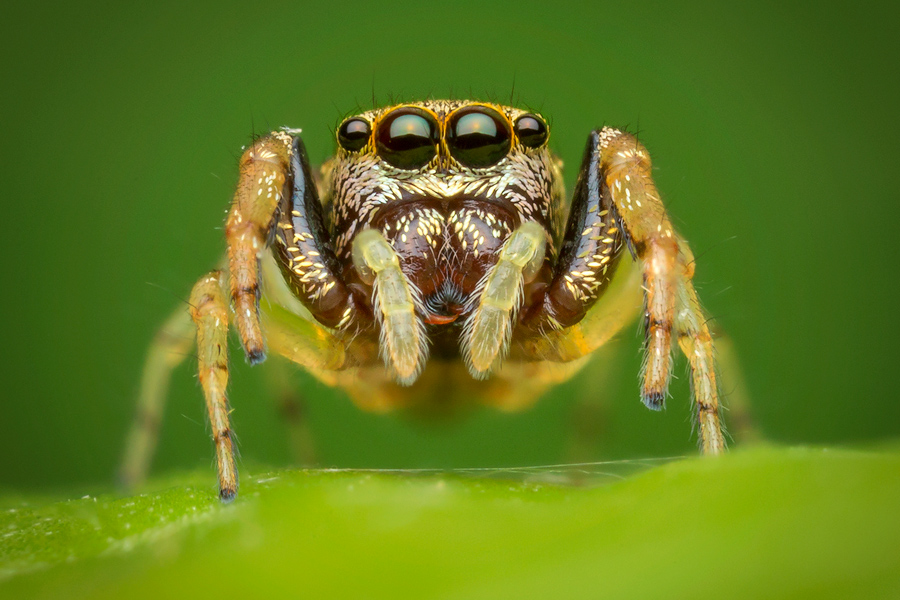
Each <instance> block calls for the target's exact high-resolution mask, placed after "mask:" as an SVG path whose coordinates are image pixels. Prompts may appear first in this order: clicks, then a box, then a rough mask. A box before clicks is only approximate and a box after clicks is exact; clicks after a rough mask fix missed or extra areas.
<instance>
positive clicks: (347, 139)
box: [338, 117, 372, 152]
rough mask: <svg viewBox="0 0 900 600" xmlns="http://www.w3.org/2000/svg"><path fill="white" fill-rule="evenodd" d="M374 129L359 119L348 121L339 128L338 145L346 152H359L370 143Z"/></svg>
mask: <svg viewBox="0 0 900 600" xmlns="http://www.w3.org/2000/svg"><path fill="white" fill-rule="evenodd" d="M371 134H372V128H371V127H369V123H368V122H367V121H366V120H364V119H360V118H358V117H354V118H352V119H347V120H346V121H344V122H343V123H342V124H341V126H340V128H338V143H339V144H340V145H341V148H343V149H344V150H349V151H350V152H357V151H359V150H361V149H362V148H363V146H365V145H366V143H367V142H368V141H369V136H370V135H371Z"/></svg>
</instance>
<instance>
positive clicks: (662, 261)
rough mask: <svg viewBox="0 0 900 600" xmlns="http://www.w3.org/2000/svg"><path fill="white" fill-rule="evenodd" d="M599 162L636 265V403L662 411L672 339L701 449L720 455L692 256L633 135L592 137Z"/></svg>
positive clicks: (709, 350)
mask: <svg viewBox="0 0 900 600" xmlns="http://www.w3.org/2000/svg"><path fill="white" fill-rule="evenodd" d="M591 145H592V146H593V147H594V148H595V149H594V153H596V154H597V155H598V157H599V164H600V171H601V174H602V176H603V182H604V186H603V193H604V194H609V196H610V198H611V199H612V202H613V204H614V206H615V211H616V216H617V218H618V222H619V224H620V226H621V228H622V229H623V230H624V233H625V235H626V239H627V241H628V243H629V247H630V248H631V251H632V253H633V254H635V255H636V256H637V258H639V259H640V260H641V265H642V270H643V281H644V286H643V287H644V298H645V307H644V331H645V338H646V344H645V367H644V373H643V384H642V388H641V397H642V399H643V401H644V403H645V404H646V405H647V406H648V407H650V408H655V409H659V408H662V406H663V403H664V401H665V398H666V395H667V393H668V385H669V379H670V376H671V371H672V357H671V346H672V332H673V328H674V329H675V332H676V333H677V336H678V343H679V346H680V347H681V350H682V352H683V353H684V354H685V356H686V357H687V359H688V361H689V362H690V366H691V382H692V389H693V394H694V402H695V405H696V407H697V411H698V414H697V418H698V421H699V425H700V446H701V449H702V451H703V452H704V453H705V454H718V453H720V452H722V451H724V449H725V438H724V436H723V434H722V427H721V423H720V420H719V396H718V388H717V385H716V373H715V360H714V355H713V345H712V337H711V336H710V335H709V328H708V327H707V325H706V318H705V317H704V315H703V311H702V309H701V308H700V303H699V301H698V300H697V293H696V291H695V290H694V286H693V284H692V283H691V278H692V277H693V275H694V269H693V256H692V255H691V253H690V250H689V249H688V247H687V244H686V243H685V242H683V241H681V240H679V238H678V237H677V236H676V234H675V232H674V229H673V227H672V224H671V222H670V221H669V217H668V215H667V214H666V210H665V207H664V206H663V204H662V200H661V199H660V197H659V193H658V191H657V189H656V185H655V184H654V182H653V178H652V176H651V164H650V155H649V154H648V152H647V150H646V149H645V148H644V146H643V145H641V143H640V142H638V141H637V138H635V137H634V136H632V135H630V134H627V133H623V132H621V131H618V130H616V129H610V128H604V129H602V130H600V131H599V132H594V133H592V134H591Z"/></svg>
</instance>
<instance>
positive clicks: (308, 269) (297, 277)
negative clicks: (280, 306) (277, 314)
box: [225, 131, 365, 364]
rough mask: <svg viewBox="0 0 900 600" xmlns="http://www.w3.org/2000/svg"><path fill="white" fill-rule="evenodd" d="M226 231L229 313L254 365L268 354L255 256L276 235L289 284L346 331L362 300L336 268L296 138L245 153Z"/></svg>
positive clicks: (278, 135)
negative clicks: (232, 313) (261, 322)
mask: <svg viewBox="0 0 900 600" xmlns="http://www.w3.org/2000/svg"><path fill="white" fill-rule="evenodd" d="M276 225H277V226H276ZM273 229H274V236H273ZM225 236H226V239H227V242H228V259H229V268H230V272H231V301H232V304H233V308H234V319H235V323H236V325H237V329H238V333H239V334H240V338H241V342H242V343H243V346H244V352H245V353H246V356H247V360H248V361H249V362H250V363H251V364H256V363H259V362H262V361H263V360H265V355H266V348H265V342H264V340H263V335H262V330H261V327H260V315H259V298H260V264H259V261H260V258H261V257H262V255H263V252H264V251H265V249H266V246H267V245H268V243H269V241H270V240H271V239H273V237H274V239H275V240H276V241H277V244H276V245H277V252H279V253H280V254H281V256H282V258H283V260H282V262H283V263H284V264H285V265H286V272H285V275H286V277H287V280H288V282H289V284H290V286H291V288H292V289H293V290H294V293H295V294H296V296H297V298H298V299H299V300H300V301H301V302H302V303H303V304H304V305H305V306H306V307H307V308H308V309H309V311H310V312H311V313H312V315H313V316H314V317H315V318H316V320H318V321H319V322H320V323H322V324H323V325H326V326H327V327H337V328H339V329H345V328H347V327H349V326H350V325H351V324H352V322H353V321H354V318H355V317H356V314H357V309H358V308H360V306H363V305H364V304H365V303H364V301H363V302H360V301H359V300H358V299H356V298H355V297H354V295H353V294H352V293H351V290H350V289H349V288H348V287H347V286H346V285H344V283H343V281H342V280H341V279H340V278H339V276H338V274H337V267H336V263H337V261H336V259H335V258H334V253H333V251H332V250H331V241H330V239H329V236H328V233H327V231H326V229H325V225H324V220H323V217H322V206H321V203H320V202H319V196H318V192H317V190H316V186H315V182H314V180H313V177H312V174H311V170H310V167H309V161H308V159H307V156H306V150H305V148H304V147H303V143H302V142H301V141H300V138H299V137H296V136H292V135H289V133H287V132H285V131H276V132H272V133H271V134H269V135H267V136H265V137H263V138H260V139H259V140H257V141H256V142H255V143H254V144H253V145H252V146H251V147H250V148H248V149H247V151H246V152H244V155H243V156H242V157H241V163H240V179H239V181H238V187H237V191H236V192H235V195H234V201H233V202H232V207H231V212H230V213H229V215H228V220H227V223H226V227H225ZM363 310H364V309H363Z"/></svg>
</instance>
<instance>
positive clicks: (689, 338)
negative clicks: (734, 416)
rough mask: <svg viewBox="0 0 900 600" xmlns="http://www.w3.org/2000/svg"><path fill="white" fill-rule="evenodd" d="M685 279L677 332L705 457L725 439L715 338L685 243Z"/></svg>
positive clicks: (720, 448) (722, 446)
mask: <svg viewBox="0 0 900 600" xmlns="http://www.w3.org/2000/svg"><path fill="white" fill-rule="evenodd" d="M680 246H681V250H682V251H681V253H680V254H679V256H680V258H681V260H680V261H679V262H680V264H681V265H682V266H683V268H684V275H683V276H682V277H680V278H678V279H677V283H676V290H677V291H676V296H677V302H676V313H675V330H676V333H677V334H678V345H679V346H680V347H681V351H682V353H684V355H685V356H686V357H687V359H688V361H689V362H690V364H691V391H692V393H693V396H694V403H695V404H696V407H697V418H698V421H699V423H700V444H701V447H702V449H703V452H704V453H705V454H718V453H720V452H722V451H724V449H725V437H724V436H723V434H722V425H721V423H720V420H719V396H718V385H717V383H716V365H715V355H714V351H713V341H712V335H710V332H709V326H708V325H707V319H706V317H705V315H704V314H703V309H702V308H701V307H700V301H699V299H698V298H697V292H696V291H695V290H694V286H693V285H692V284H691V277H693V274H694V269H693V265H694V257H693V255H692V254H691V251H690V249H689V248H688V247H687V244H686V243H685V242H684V241H680Z"/></svg>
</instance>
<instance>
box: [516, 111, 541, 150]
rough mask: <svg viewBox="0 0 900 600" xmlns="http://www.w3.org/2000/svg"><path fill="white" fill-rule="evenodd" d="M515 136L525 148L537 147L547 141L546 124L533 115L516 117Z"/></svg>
mask: <svg viewBox="0 0 900 600" xmlns="http://www.w3.org/2000/svg"><path fill="white" fill-rule="evenodd" d="M516 136H517V137H518V138H519V141H520V142H522V145H523V146H525V147H527V148H537V147H538V146H540V145H541V144H543V143H544V142H546V141H547V124H546V123H544V122H543V121H542V120H541V119H540V118H538V117H536V116H534V115H522V116H521V117H519V118H518V119H516Z"/></svg>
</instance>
